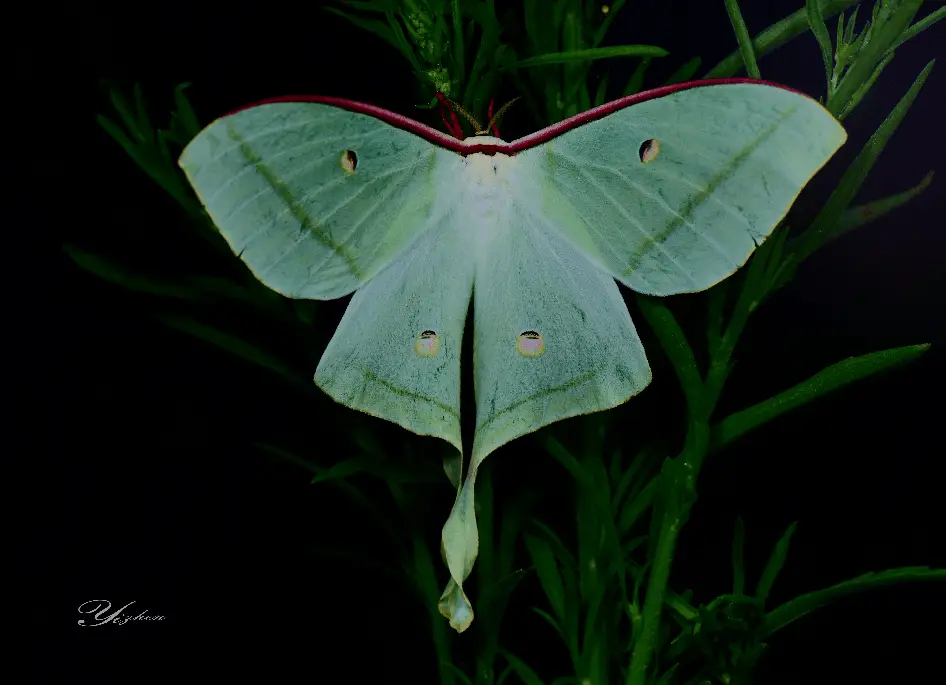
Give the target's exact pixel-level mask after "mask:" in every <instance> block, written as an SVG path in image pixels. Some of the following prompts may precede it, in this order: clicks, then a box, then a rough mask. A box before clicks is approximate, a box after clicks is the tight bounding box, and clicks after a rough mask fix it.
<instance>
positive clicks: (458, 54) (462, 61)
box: [450, 0, 466, 78]
mask: <svg viewBox="0 0 946 685" xmlns="http://www.w3.org/2000/svg"><path fill="white" fill-rule="evenodd" d="M450 19H451V21H452V23H453V61H454V63H455V64H456V69H457V76H458V77H459V78H464V77H465V76H466V54H465V53H466V50H465V46H464V44H463V15H462V14H461V13H460V0H451V4H450Z"/></svg>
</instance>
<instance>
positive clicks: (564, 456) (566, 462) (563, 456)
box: [540, 434, 592, 488]
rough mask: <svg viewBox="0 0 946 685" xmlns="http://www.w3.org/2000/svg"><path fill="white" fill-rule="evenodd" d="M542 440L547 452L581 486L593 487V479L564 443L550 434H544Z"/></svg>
mask: <svg viewBox="0 0 946 685" xmlns="http://www.w3.org/2000/svg"><path fill="white" fill-rule="evenodd" d="M540 440H541V441H542V444H543V445H544V446H545V449H546V451H547V452H548V453H549V454H550V455H552V456H553V457H554V458H555V460H556V461H557V462H558V463H559V464H561V465H562V466H564V467H565V469H566V470H567V471H568V472H569V473H570V474H572V477H573V478H574V479H575V481H576V482H577V483H578V484H579V485H580V486H583V487H586V488H591V487H592V482H591V478H590V476H589V475H588V473H587V472H586V471H585V470H584V468H582V465H581V462H579V461H578V460H577V459H576V458H575V457H574V455H572V453H571V452H569V451H568V449H566V447H565V446H564V445H563V444H562V443H560V442H559V441H558V440H556V439H555V438H553V437H552V436H551V435H548V434H543V435H542V436H541V437H540Z"/></svg>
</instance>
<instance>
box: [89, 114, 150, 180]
mask: <svg viewBox="0 0 946 685" xmlns="http://www.w3.org/2000/svg"><path fill="white" fill-rule="evenodd" d="M95 119H96V121H98V123H99V126H101V127H102V128H103V129H105V131H106V133H108V135H110V136H111V137H112V138H113V139H114V140H115V142H117V143H118V144H119V145H121V146H122V149H124V150H125V153H126V154H127V155H128V156H129V157H131V158H132V160H133V161H134V162H135V164H137V165H138V166H140V167H141V168H142V169H144V170H145V172H147V173H148V174H149V175H150V176H152V177H153V176H154V172H153V170H152V169H153V165H152V163H151V162H150V160H148V159H147V158H146V156H145V155H144V154H142V151H141V150H140V149H139V147H138V144H137V143H134V142H132V141H131V139H129V138H128V136H127V135H126V134H125V132H124V131H123V130H122V129H121V128H120V127H119V126H118V124H116V123H115V122H113V121H112V120H111V119H109V118H108V117H106V116H104V115H102V114H98V115H96V117H95Z"/></svg>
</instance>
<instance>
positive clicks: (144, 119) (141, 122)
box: [132, 83, 154, 144]
mask: <svg viewBox="0 0 946 685" xmlns="http://www.w3.org/2000/svg"><path fill="white" fill-rule="evenodd" d="M132 92H133V94H134V97H135V112H136V114H137V116H136V118H135V119H136V121H137V122H138V130H139V131H140V132H141V136H142V138H143V139H144V140H145V141H146V142H149V143H152V144H153V143H154V127H153V126H152V125H151V121H150V120H149V119H148V108H147V106H146V105H145V96H144V93H143V92H142V90H141V84H140V83H136V84H135V87H134V89H133V91H132Z"/></svg>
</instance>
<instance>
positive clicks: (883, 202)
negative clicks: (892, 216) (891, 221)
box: [825, 171, 933, 244]
mask: <svg viewBox="0 0 946 685" xmlns="http://www.w3.org/2000/svg"><path fill="white" fill-rule="evenodd" d="M932 182H933V172H932V171H930V172H928V173H927V174H926V176H924V177H923V180H922V181H920V182H919V183H917V184H916V185H915V186H913V187H912V188H910V189H909V190H904V191H903V192H902V193H897V194H895V195H890V196H889V197H885V198H883V199H880V200H875V201H874V202H867V203H865V204H862V205H858V206H856V207H851V208H850V209H847V210H845V211H844V213H843V214H842V215H841V218H840V219H839V220H838V224H837V226H836V227H835V229H834V230H833V231H832V232H831V233H830V234H829V235H828V238H827V240H825V243H826V244H827V243H829V242H831V241H832V240H836V239H837V238H840V237H841V236H842V235H844V234H845V233H849V232H850V231H853V230H854V229H855V228H859V227H861V226H863V225H864V224H869V223H871V222H872V221H876V220H877V219H879V218H880V217H882V216H884V215H885V214H887V213H888V212H892V211H893V210H895V209H897V208H898V207H901V206H903V205H905V204H906V203H907V202H909V201H910V200H912V199H913V198H915V197H916V196H917V195H919V194H920V193H922V192H923V191H924V190H926V189H927V188H928V187H929V185H930V183H932Z"/></svg>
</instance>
